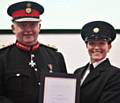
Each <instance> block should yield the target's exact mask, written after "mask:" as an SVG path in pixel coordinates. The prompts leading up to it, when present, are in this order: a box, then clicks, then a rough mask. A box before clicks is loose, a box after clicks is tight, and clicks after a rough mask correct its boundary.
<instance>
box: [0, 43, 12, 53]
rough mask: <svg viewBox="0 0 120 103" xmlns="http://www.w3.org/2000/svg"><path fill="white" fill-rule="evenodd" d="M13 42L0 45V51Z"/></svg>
mask: <svg viewBox="0 0 120 103" xmlns="http://www.w3.org/2000/svg"><path fill="white" fill-rule="evenodd" d="M13 44H14V43H11V44H2V45H0V51H1V50H4V49H7V48H8V47H10V46H11V45H13Z"/></svg>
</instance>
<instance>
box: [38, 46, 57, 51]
mask: <svg viewBox="0 0 120 103" xmlns="http://www.w3.org/2000/svg"><path fill="white" fill-rule="evenodd" d="M40 45H42V46H45V47H47V48H50V49H52V50H54V51H57V50H58V48H57V47H56V46H55V45H51V44H48V45H44V44H40Z"/></svg>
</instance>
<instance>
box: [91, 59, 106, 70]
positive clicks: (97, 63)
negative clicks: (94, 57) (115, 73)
mask: <svg viewBox="0 0 120 103" xmlns="http://www.w3.org/2000/svg"><path fill="white" fill-rule="evenodd" d="M106 59H107V58H106V57H105V58H103V59H102V60H100V61H98V62H95V63H93V66H94V68H96V67H97V66H98V65H99V64H100V63H102V62H103V61H105V60H106Z"/></svg>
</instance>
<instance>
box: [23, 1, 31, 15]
mask: <svg viewBox="0 0 120 103" xmlns="http://www.w3.org/2000/svg"><path fill="white" fill-rule="evenodd" d="M31 6H32V5H31V3H27V5H26V9H25V12H26V13H27V14H30V13H32V8H31Z"/></svg>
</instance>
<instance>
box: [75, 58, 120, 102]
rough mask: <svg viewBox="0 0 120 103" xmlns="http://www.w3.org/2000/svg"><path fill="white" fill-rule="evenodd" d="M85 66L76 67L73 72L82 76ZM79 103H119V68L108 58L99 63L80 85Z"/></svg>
mask: <svg viewBox="0 0 120 103" xmlns="http://www.w3.org/2000/svg"><path fill="white" fill-rule="evenodd" d="M87 66H88V64H87V65H86V66H84V67H81V68H79V69H77V70H76V71H75V74H78V75H81V77H82V76H83V74H84V71H85V70H86V68H87ZM81 77H80V78H81ZM80 103H120V69H118V68H117V67H114V66H112V65H111V64H110V62H109V60H108V59H107V60H105V61H104V62H102V63H101V64H99V65H98V66H97V67H96V68H95V69H94V70H93V71H92V72H91V73H90V74H88V76H87V78H86V79H85V80H84V82H83V84H82V85H81V88H80Z"/></svg>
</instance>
